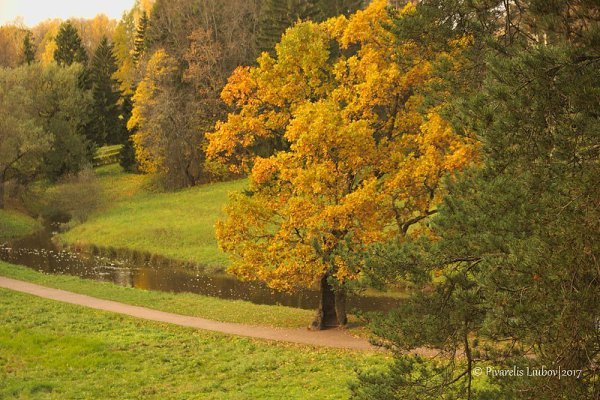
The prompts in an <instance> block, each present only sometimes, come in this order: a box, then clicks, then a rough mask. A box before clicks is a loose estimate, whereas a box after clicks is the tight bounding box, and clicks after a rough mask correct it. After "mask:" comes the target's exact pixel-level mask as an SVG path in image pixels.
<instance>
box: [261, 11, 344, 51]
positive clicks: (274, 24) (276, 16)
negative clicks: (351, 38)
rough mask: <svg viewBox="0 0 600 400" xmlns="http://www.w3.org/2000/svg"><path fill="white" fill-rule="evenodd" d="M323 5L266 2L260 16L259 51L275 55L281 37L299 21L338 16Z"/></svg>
mask: <svg viewBox="0 0 600 400" xmlns="http://www.w3.org/2000/svg"><path fill="white" fill-rule="evenodd" d="M321 3H322V0H283V1H282V0H265V1H264V2H263V4H262V6H261V12H260V16H259V28H258V35H257V47H258V49H259V50H260V51H261V52H262V51H268V52H270V53H272V54H273V52H274V49H275V44H276V43H278V42H279V40H280V39H281V35H282V34H283V33H284V32H285V30H286V29H287V28H289V27H290V26H292V25H294V24H295V23H296V22H297V21H298V20H311V21H315V22H320V21H323V20H324V19H326V18H328V17H330V16H333V15H336V14H329V12H334V11H332V10H333V9H332V8H330V7H329V8H328V7H324V6H323V4H321ZM325 3H326V2H325Z"/></svg>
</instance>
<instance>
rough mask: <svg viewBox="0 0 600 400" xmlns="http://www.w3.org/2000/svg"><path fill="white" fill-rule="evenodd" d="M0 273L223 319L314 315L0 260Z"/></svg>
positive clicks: (294, 321) (266, 320)
mask: <svg viewBox="0 0 600 400" xmlns="http://www.w3.org/2000/svg"><path fill="white" fill-rule="evenodd" d="M0 275H1V276H6V277H8V278H14V279H20V280H22V281H28V282H33V283H37V284H40V285H44V286H49V287H53V288H56V289H63V290H68V291H71V292H76V293H81V294H87V295H89V296H94V297H98V298H101V299H106V300H114V301H120V302H122V303H127V304H133V305H136V306H143V307H148V308H153V309H156V310H161V311H167V312H172V313H176V314H182V315H190V316H194V317H203V318H209V319H214V320H217V321H224V322H239V323H246V324H253V325H268V326H279V327H304V326H307V325H308V324H309V323H310V321H311V320H312V318H313V317H314V312H313V311H310V310H301V309H299V308H292V307H283V306H269V305H259V304H253V303H250V302H247V301H241V300H223V299H217V298H215V297H208V296H200V295H197V294H191V293H166V292H155V291H148V290H142V289H133V288H126V287H122V286H118V285H114V284H112V283H106V282H96V281H92V280H87V279H80V278H78V277H74V276H67V275H47V274H43V273H40V272H36V271H33V270H31V269H29V268H26V267H22V266H17V265H11V264H7V263H5V262H2V261H0Z"/></svg>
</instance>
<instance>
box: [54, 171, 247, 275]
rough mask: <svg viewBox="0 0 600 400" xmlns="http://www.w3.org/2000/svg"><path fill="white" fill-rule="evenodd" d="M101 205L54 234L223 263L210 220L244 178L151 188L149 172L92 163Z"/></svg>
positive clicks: (82, 241) (208, 263) (76, 241)
mask: <svg viewBox="0 0 600 400" xmlns="http://www.w3.org/2000/svg"><path fill="white" fill-rule="evenodd" d="M97 175H98V178H99V180H100V184H101V185H102V189H103V192H104V194H105V197H106V200H107V206H106V207H105V208H104V209H103V210H101V211H99V212H97V213H96V214H95V215H92V216H91V217H90V218H89V220H88V221H87V222H85V223H83V224H81V225H78V226H76V227H74V228H73V229H71V230H70V231H68V232H66V233H64V234H62V235H60V240H62V241H64V242H66V243H69V244H75V245H79V246H83V247H85V246H89V245H92V244H93V245H97V246H101V247H113V248H116V249H119V248H126V249H130V250H137V251H141V252H150V253H152V254H160V255H163V256H166V257H168V258H173V259H177V260H181V261H191V262H194V263H197V264H201V265H205V266H208V267H211V268H223V267H224V266H226V264H227V257H226V255H225V254H224V253H223V252H221V251H220V250H219V248H218V246H217V241H216V238H215V235H214V224H215V222H216V221H217V219H218V218H219V217H220V216H221V215H222V208H223V206H224V204H225V203H226V201H227V195H228V193H230V192H232V191H239V190H242V189H243V188H244V187H245V185H246V181H245V180H238V181H232V182H222V183H215V184H208V185H203V186H199V187H195V188H191V189H187V190H182V191H179V192H175V193H157V192H155V191H153V190H152V185H151V177H149V176H144V175H132V174H125V173H123V172H121V171H120V167H119V166H118V165H109V166H105V167H101V168H98V169H97Z"/></svg>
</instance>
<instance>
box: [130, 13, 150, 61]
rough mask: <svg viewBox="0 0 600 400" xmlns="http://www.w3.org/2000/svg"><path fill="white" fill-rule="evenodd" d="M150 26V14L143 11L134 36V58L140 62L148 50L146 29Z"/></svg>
mask: <svg viewBox="0 0 600 400" xmlns="http://www.w3.org/2000/svg"><path fill="white" fill-rule="evenodd" d="M147 28H148V14H146V11H143V12H142V15H141V17H140V19H139V21H138V23H137V27H136V30H135V37H134V38H133V60H134V61H135V62H136V63H138V62H139V61H140V60H141V58H142V56H143V55H144V51H145V50H146V29H147Z"/></svg>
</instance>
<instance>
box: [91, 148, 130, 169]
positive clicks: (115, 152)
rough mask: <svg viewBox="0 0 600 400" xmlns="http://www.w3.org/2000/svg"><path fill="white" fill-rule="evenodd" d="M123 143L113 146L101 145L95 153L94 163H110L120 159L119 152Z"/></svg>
mask: <svg viewBox="0 0 600 400" xmlns="http://www.w3.org/2000/svg"><path fill="white" fill-rule="evenodd" d="M122 147H123V145H121V144H115V145H112V146H104V147H100V148H99V149H98V150H96V154H95V155H94V165H109V164H114V163H117V162H118V161H119V152H120V151H121V148H122Z"/></svg>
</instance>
